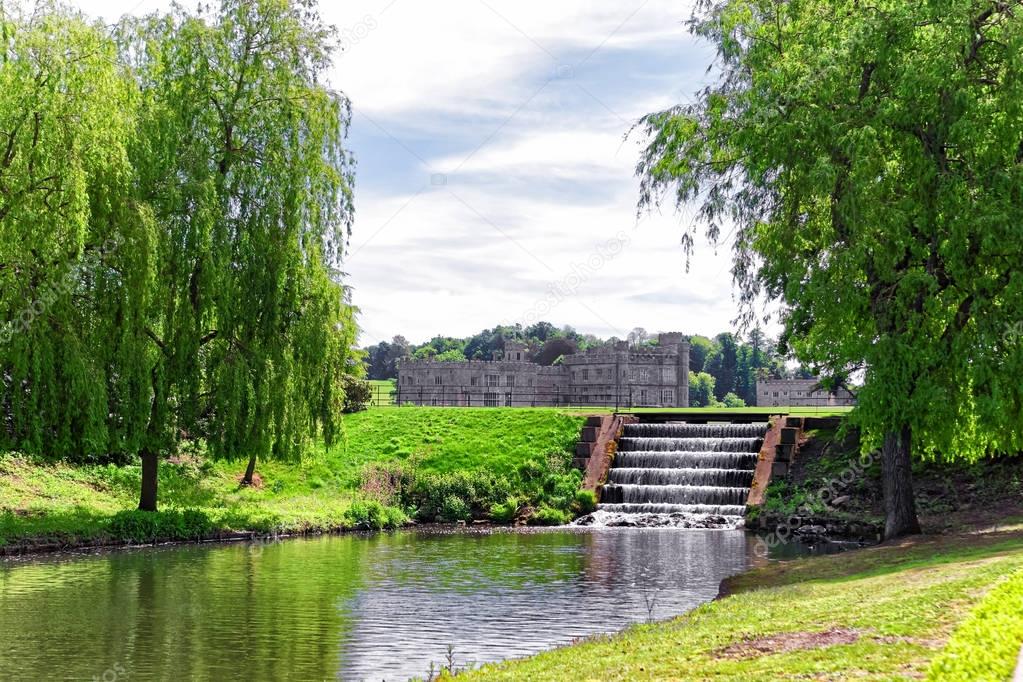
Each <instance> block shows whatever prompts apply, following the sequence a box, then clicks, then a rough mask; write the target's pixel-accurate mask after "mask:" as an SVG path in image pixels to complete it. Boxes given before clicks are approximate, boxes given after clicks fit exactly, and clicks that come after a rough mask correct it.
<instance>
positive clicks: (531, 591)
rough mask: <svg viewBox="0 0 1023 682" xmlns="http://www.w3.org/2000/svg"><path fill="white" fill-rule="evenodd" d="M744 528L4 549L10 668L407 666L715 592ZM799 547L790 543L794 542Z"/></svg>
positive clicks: (0, 583)
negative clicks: (54, 551)
mask: <svg viewBox="0 0 1023 682" xmlns="http://www.w3.org/2000/svg"><path fill="white" fill-rule="evenodd" d="M752 546H753V536H752V535H749V534H747V533H745V532H743V531H739V530H677V529H633V528H591V529H576V528H559V529H552V530H537V531H512V530H496V531H472V530H470V531H463V532H445V531H438V530H436V529H434V530H417V531H401V532H395V533H382V534H375V535H340V536H323V537H316V538H308V539H294V540H285V541H281V542H257V543H231V544H216V543H212V544H204V545H179V546H167V547H157V548H140V549H134V550H121V551H111V552H102V553H91V554H90V553H77V554H71V555H62V556H60V557H49V558H38V559H29V560H24V559H23V560H19V561H5V562H0V643H2V644H0V647H2V654H0V679H84V680H94V679H97V680H106V682H112V681H113V680H152V679H218V680H223V679H246V680H257V679H295V680H320V679H342V680H363V679H365V680H407V679H409V678H412V677H425V676H426V675H427V674H428V672H429V671H430V665H431V663H433V664H434V667H435V668H436V667H439V666H441V665H446V662H447V658H448V655H449V647H450V655H451V656H453V659H454V662H455V664H456V665H457V666H459V667H462V666H465V665H476V664H480V663H484V662H489V661H495V660H501V659H505V658H512V657H520V656H526V655H529V654H532V653H536V652H538V651H542V650H544V649H549V648H552V647H555V646H558V645H563V644H568V643H570V642H571V641H572V640H574V639H576V638H579V637H585V636H587V635H592V634H596V633H603V632H614V631H617V630H621V629H622V628H624V627H626V626H627V625H629V624H630V623H635V622H641V621H645V620H648V619H664V618H669V617H671V616H673V615H677V614H680V613H683V612H685V611H688V610H689V609H692V608H693V607H695V606H697V605H699V604H701V603H703V602H705V601H708V600H710V599H713V598H714V596H715V595H716V594H717V591H718V585H719V583H720V581H721V580H722V579H723V578H725V577H727V576H729V575H733V574H735V573H737V572H739V571H742V570H743V569H745V568H747V567H749V566H750V565H751V564H752V563H753V561H754V558H753V557H754V552H753V551H752ZM790 551H791V548H790Z"/></svg>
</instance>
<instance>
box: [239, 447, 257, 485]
mask: <svg viewBox="0 0 1023 682" xmlns="http://www.w3.org/2000/svg"><path fill="white" fill-rule="evenodd" d="M254 473H256V455H255V454H253V455H252V457H250V458H249V466H247V467H245V476H244V477H243V478H242V485H252V474H254Z"/></svg>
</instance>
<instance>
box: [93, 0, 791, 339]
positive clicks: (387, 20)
mask: <svg viewBox="0 0 1023 682" xmlns="http://www.w3.org/2000/svg"><path fill="white" fill-rule="evenodd" d="M78 4H79V6H80V7H81V8H82V9H83V10H85V11H86V12H88V13H90V14H93V15H96V16H101V17H103V18H104V19H106V20H114V19H116V18H117V17H118V16H120V15H121V14H123V13H126V12H131V13H134V14H144V13H148V12H152V11H155V10H162V9H166V7H167V6H168V5H169V3H168V2H164V1H163V0H142V1H141V2H139V1H138V0H81V1H80V2H79V3H78ZM186 4H187V3H186ZM690 9H691V5H690V3H689V2H675V1H672V0H557V1H551V0H547V1H545V2H540V1H537V0H447V1H446V2H443V3H440V2H436V3H426V2H422V1H421V0H347V1H343V2H325V3H321V13H322V15H323V17H324V18H325V19H326V20H327V21H328V22H330V23H332V24H334V25H335V26H336V27H337V28H338V30H339V33H340V38H341V42H342V47H343V50H342V52H341V53H340V54H339V55H338V56H337V57H336V59H335V64H334V67H333V69H332V72H331V73H330V79H329V80H330V84H331V85H332V86H333V87H335V88H337V89H339V90H341V91H343V92H344V93H345V94H346V95H347V96H348V97H349V98H350V100H351V103H352V108H353V116H352V123H351V129H350V148H351V149H352V151H353V152H354V154H355V157H356V162H357V167H356V184H355V188H354V189H355V222H354V227H353V233H352V238H351V243H350V246H349V249H348V253H347V256H346V260H345V263H344V270H345V272H347V273H348V276H347V283H348V284H349V285H351V287H352V288H353V291H354V294H353V300H354V303H355V304H356V305H357V306H358V308H359V309H360V311H361V312H360V315H359V323H360V328H361V332H360V342H361V343H362V344H363V345H369V344H373V343H376V342H378V341H381V340H387V339H390V338H391V337H392V336H394V335H396V334H401V335H403V336H405V337H406V338H407V339H408V340H410V341H412V342H422V341H425V340H427V339H429V338H430V337H432V336H434V335H438V334H440V335H444V336H468V335H470V334H474V333H476V332H478V331H480V330H482V329H485V328H490V327H493V326H494V325H496V324H514V323H521V324H523V325H527V324H531V323H532V322H536V321H538V320H547V321H550V322H552V323H554V324H555V325H557V326H562V325H571V326H572V327H574V328H575V329H577V330H578V331H580V332H583V333H593V334H596V335H598V336H601V337H608V336H618V337H621V338H624V337H625V336H626V335H627V334H628V332H629V331H630V330H631V329H632V328H634V327H643V328H645V329H646V330H647V331H649V332H657V331H681V332H685V333H690V334H697V333H702V334H708V335H710V334H715V333H718V332H721V331H727V330H731V329H732V320H733V319H734V318H735V316H736V312H737V308H736V304H735V299H734V297H733V288H732V281H731V274H730V265H731V263H730V259H729V249H728V247H727V245H726V246H723V247H719V248H718V249H717V250H715V249H714V248H712V247H711V246H710V245H709V244H706V243H701V242H698V248H697V252H696V254H695V256H694V258H693V259H692V261H691V263H690V267H689V269H688V271H687V269H686V262H685V258H684V254H683V252H682V248H681V245H680V237H681V234H682V230H683V229H685V228H686V227H690V226H692V220H693V218H692V212H691V211H686V212H683V213H682V214H679V213H676V212H675V210H674V207H673V206H672V205H671V204H670V202H669V203H668V204H667V205H665V206H664V207H663V208H662V210H660V211H657V212H653V213H651V212H644V213H642V214H637V199H638V196H639V192H638V186H639V181H638V179H637V178H636V177H635V166H636V162H637V160H638V158H639V152H640V149H641V147H642V142H643V136H642V135H641V134H640V132H639V131H638V130H636V131H632V132H631V134H630V131H631V130H632V128H633V126H634V125H635V124H636V123H637V122H638V120H639V119H640V117H641V116H643V115H644V114H646V113H649V112H653V111H659V110H662V109H664V108H667V107H669V106H671V105H672V104H675V103H679V102H684V101H687V100H688V99H689V98H691V97H692V96H693V95H694V93H695V92H696V91H697V90H698V89H699V88H700V87H701V86H702V85H704V84H706V81H707V79H708V75H707V68H708V66H709V65H710V63H711V61H712V59H713V51H712V49H711V47H710V46H709V45H707V44H706V43H705V42H702V41H698V40H696V39H695V38H693V37H692V36H690V35H689V34H688V32H687V30H686V27H685V20H686V18H687V17H688V16H689V13H690ZM768 331H771V330H770V328H768Z"/></svg>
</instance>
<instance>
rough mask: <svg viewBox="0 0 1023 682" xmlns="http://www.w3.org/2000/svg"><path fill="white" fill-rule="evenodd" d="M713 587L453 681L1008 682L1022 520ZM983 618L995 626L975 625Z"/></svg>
mask: <svg viewBox="0 0 1023 682" xmlns="http://www.w3.org/2000/svg"><path fill="white" fill-rule="evenodd" d="M996 590H997V591H996ZM723 593H725V594H727V596H725V597H723V598H721V599H718V600H716V601H714V602H711V603H708V604H705V605H703V606H701V607H699V608H697V609H695V610H693V611H691V612H689V613H688V614H686V615H684V616H681V617H679V618H676V619H674V620H671V621H667V622H660V623H653V624H646V625H639V626H635V627H632V628H629V629H628V630H626V631H624V632H623V633H620V634H617V635H611V636H602V637H596V638H591V639H587V640H584V641H582V642H580V643H578V644H576V645H573V646H569V647H564V648H561V649H555V650H553V651H550V652H546V653H543V654H539V655H537V656H534V657H531V658H526V659H522V660H516V661H509V662H505V663H501V664H495V665H490V666H486V667H484V668H482V669H480V670H477V671H472V672H467V673H464V674H463V675H460V676H459V678H458V679H460V680H461V679H463V677H464V679H466V680H580V679H587V680H678V679H694V680H698V679H712V678H713V679H731V680H776V679H796V678H799V679H805V678H814V679H831V680H840V679H863V678H868V679H890V678H894V677H899V678H905V677H928V678H929V679H935V680H939V679H940V680H997V679H1001V680H1005V679H1008V678H1009V677H1010V676H1011V671H1012V669H1013V667H1014V666H1015V662H1016V656H1017V653H1018V651H1019V648H1020V643H1021V642H1020V639H1023V520H1018V521H1016V522H1012V523H1009V522H1006V524H1005V525H1003V526H1002V527H1000V528H984V529H976V530H973V531H970V532H958V533H953V534H948V535H944V536H937V537H935V536H919V537H915V538H910V539H907V540H904V541H900V542H895V543H888V544H884V545H880V546H876V547H871V548H866V549H861V550H856V551H852V552H847V553H843V554H838V555H831V556H823V557H812V558H804V559H797V560H793V561H783V562H774V563H771V564H768V565H766V566H763V567H760V568H756V569H753V570H751V571H748V572H746V573H742V574H740V575H738V576H735V577H734V578H731V579H728V580H726V581H725V582H724V584H723ZM1011 600H1015V601H1011ZM1016 602H1020V603H1019V604H1018V606H1019V608H1017V603H1016ZM989 614H992V615H990V616H989V617H991V618H993V619H997V620H995V621H994V622H998V623H999V627H994V628H993V627H988V626H983V627H979V626H978V625H977V622H978V619H980V620H981V621H983V619H984V618H985V617H986V616H988V615H989Z"/></svg>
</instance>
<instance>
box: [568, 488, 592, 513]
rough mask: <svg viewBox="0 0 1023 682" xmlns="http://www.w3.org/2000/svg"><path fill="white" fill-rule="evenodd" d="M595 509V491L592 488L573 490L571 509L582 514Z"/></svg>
mask: <svg viewBox="0 0 1023 682" xmlns="http://www.w3.org/2000/svg"><path fill="white" fill-rule="evenodd" d="M596 509H597V493H595V492H593V491H592V490H577V491H576V492H575V504H574V505H573V511H575V513H576V514H578V515H580V516H582V515H583V514H590V513H592V512H593V511H595V510H596Z"/></svg>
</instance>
